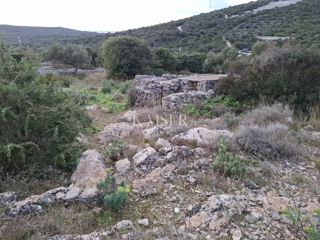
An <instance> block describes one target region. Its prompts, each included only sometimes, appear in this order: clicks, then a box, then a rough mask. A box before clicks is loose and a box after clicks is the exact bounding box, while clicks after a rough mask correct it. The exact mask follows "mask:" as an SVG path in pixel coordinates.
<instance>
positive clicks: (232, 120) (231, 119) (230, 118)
mask: <svg viewBox="0 0 320 240" xmlns="http://www.w3.org/2000/svg"><path fill="white" fill-rule="evenodd" d="M221 119H222V120H223V121H225V122H226V123H227V124H228V127H229V128H234V127H235V126H237V125H238V119H237V118H236V116H235V114H234V113H225V114H223V115H222V116H221Z"/></svg>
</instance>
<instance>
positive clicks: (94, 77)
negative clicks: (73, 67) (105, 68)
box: [72, 72, 106, 88]
mask: <svg viewBox="0 0 320 240" xmlns="http://www.w3.org/2000/svg"><path fill="white" fill-rule="evenodd" d="M105 78H106V73H105V72H96V73H92V74H87V75H86V76H85V77H84V78H83V79H79V78H76V77H74V79H73V81H72V85H73V86H81V87H95V88H96V87H101V84H102V81H103V80H104V79H105Z"/></svg>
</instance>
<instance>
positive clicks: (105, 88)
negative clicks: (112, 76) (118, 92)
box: [101, 80, 114, 93]
mask: <svg viewBox="0 0 320 240" xmlns="http://www.w3.org/2000/svg"><path fill="white" fill-rule="evenodd" d="M113 85H114V84H113V81H112V80H103V81H102V84H101V91H102V92H103V93H111V92H112V88H113Z"/></svg>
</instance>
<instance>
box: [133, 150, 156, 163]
mask: <svg viewBox="0 0 320 240" xmlns="http://www.w3.org/2000/svg"><path fill="white" fill-rule="evenodd" d="M158 157H159V156H158V153H157V151H156V150H155V149H154V148H152V147H147V148H145V149H143V150H141V151H140V152H138V153H137V154H136V155H134V156H133V162H134V165H135V166H136V167H139V166H141V165H148V164H152V163H154V162H155V161H156V160H157V159H158Z"/></svg>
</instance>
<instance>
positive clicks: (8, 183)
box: [0, 173, 70, 200]
mask: <svg viewBox="0 0 320 240" xmlns="http://www.w3.org/2000/svg"><path fill="white" fill-rule="evenodd" d="M35 175H38V176H39V174H35ZM69 178H70V176H69V174H61V173H57V174H54V173H51V174H47V175H44V174H42V176H41V178H35V176H34V177H33V178H30V176H22V175H20V176H19V175H17V176H15V177H11V176H7V177H4V178H2V179H1V181H0V192H7V191H13V192H16V193H17V195H18V199H19V200H22V199H25V198H27V197H29V196H30V195H37V194H42V193H44V192H46V191H48V190H50V189H54V188H57V187H61V186H69V185H70V181H69V180H68V181H66V179H69Z"/></svg>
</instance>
